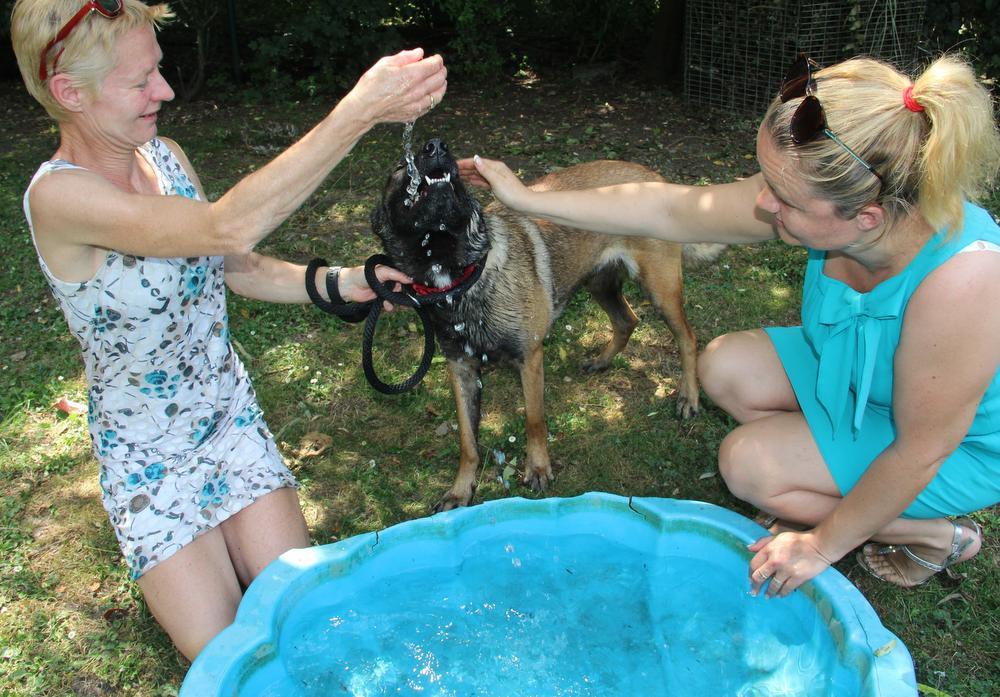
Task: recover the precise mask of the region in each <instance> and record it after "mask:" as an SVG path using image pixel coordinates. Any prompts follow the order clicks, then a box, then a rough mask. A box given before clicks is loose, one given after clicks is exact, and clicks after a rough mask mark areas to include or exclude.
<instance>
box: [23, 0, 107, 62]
mask: <svg viewBox="0 0 1000 697" xmlns="http://www.w3.org/2000/svg"><path fill="white" fill-rule="evenodd" d="M123 9H124V6H123V5H122V0H88V1H87V4H85V5H84V6H83V7H81V8H80V10H79V11H78V12H77V13H76V14H75V15H73V16H72V17H70V20H69V21H68V22H66V24H64V25H63V28H62V29H60V30H59V33H58V34H56V38H54V39H52V41H50V42H49V43H47V44H45V48H43V49H42V57H41V61H40V63H39V66H38V77H40V78H41V79H42V80H45V79H46V78H48V76H49V75H55V74H56V64H57V63H58V62H59V56H61V55H62V49H59V53H57V54H56V57H55V58H54V59H52V72H49V71H48V70H46V68H45V63H46V62H47V60H48V55H49V51H51V50H52V47H53V46H55V45H56V44H58V43H59V42H60V41H63V40H64V39H65V38H66V37H67V36H69V34H70V32H71V31H73V30H74V29H75V28H76V25H77V24H79V23H80V22H82V21H83V20H84V19H86V18H87V17H89V16H90V13H91V12H96V13H97V14H99V15H101V16H102V17H106V18H107V19H114V18H115V17H117V16H118V15H120V14H121V13H122V10H123Z"/></svg>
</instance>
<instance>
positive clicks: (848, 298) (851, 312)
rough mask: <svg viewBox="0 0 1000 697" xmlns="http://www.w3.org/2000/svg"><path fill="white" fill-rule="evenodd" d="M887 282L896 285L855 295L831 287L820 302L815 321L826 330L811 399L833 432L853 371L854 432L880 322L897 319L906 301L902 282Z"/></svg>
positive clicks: (879, 335)
mask: <svg viewBox="0 0 1000 697" xmlns="http://www.w3.org/2000/svg"><path fill="white" fill-rule="evenodd" d="M889 283H890V284H891V285H893V286H895V288H892V289H891V290H890V289H888V288H884V287H882V286H879V287H877V288H875V289H874V290H873V291H872V292H871V293H859V292H858V291H856V290H854V289H853V288H851V287H849V286H846V285H843V284H841V285H840V286H838V287H836V288H830V289H829V292H827V293H825V294H824V295H823V299H822V300H821V302H820V307H819V315H818V320H819V323H820V324H821V325H824V326H826V327H828V329H829V331H830V334H829V337H828V338H827V340H826V342H825V343H824V345H823V353H822V355H820V358H819V377H818V379H817V381H816V397H817V399H818V400H819V403H820V404H822V405H823V409H824V410H825V411H826V414H827V416H828V417H829V418H830V422H831V424H832V426H833V432H834V435H836V433H837V427H838V425H839V423H840V419H841V416H842V415H843V413H844V408H845V406H846V404H847V398H848V395H849V394H850V393H851V376H852V375H853V376H854V377H855V379H856V380H857V383H856V384H857V388H856V395H855V399H854V419H853V422H852V425H853V432H854V434H855V435H857V432H858V430H859V429H860V428H861V422H862V419H863V418H864V415H865V406H867V404H868V394H869V393H870V392H871V387H872V377H873V375H874V373H875V362H876V353H877V351H878V346H879V341H881V339H882V326H883V324H882V322H883V320H889V319H891V320H894V319H896V318H898V317H899V314H900V312H901V311H902V308H903V302H904V300H905V299H906V292H905V291H906V285H905V284H903V283H891V281H890V282H889ZM886 291H888V292H886Z"/></svg>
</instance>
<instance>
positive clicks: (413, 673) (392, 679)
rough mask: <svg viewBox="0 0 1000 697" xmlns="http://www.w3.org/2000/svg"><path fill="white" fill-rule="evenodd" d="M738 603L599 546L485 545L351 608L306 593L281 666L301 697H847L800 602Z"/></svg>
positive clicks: (385, 583) (357, 598) (727, 574)
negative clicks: (619, 696)
mask: <svg viewBox="0 0 1000 697" xmlns="http://www.w3.org/2000/svg"><path fill="white" fill-rule="evenodd" d="M452 563H453V564H454V565H451V564H452ZM428 565H430V570H429V571H428ZM748 590H749V584H748V582H747V579H746V577H745V576H743V575H738V574H736V573H734V572H733V571H730V570H727V569H725V568H723V567H722V566H717V565H715V564H712V563H708V562H705V561H698V560H692V559H690V558H681V557H674V556H653V555H650V554H643V553H640V552H637V551H635V550H631V549H628V548H626V547H623V546H622V545H620V544H618V543H615V542H611V541H607V540H604V539H603V538H601V537H598V536H596V535H579V536H576V537H560V538H546V537H540V538H534V539H531V538H525V537H519V538H517V539H516V540H511V539H510V538H509V537H508V538H502V539H501V538H496V539H486V540H480V541H478V542H477V543H476V544H475V545H473V546H471V547H469V548H468V549H466V550H465V553H464V554H462V555H461V558H458V559H454V560H452V559H450V558H448V557H447V555H442V556H441V558H438V559H432V560H426V559H425V560H422V563H421V564H420V569H419V570H415V571H413V572H412V573H396V575H388V577H385V576H382V577H373V578H372V582H371V584H370V585H368V587H367V588H366V590H365V592H364V593H363V594H351V595H345V596H339V595H338V586H337V584H336V582H334V583H332V584H329V585H328V586H327V587H326V588H325V589H324V590H323V593H322V595H319V594H317V593H311V594H310V595H308V596H307V597H305V598H303V600H302V601H301V602H299V603H298V604H297V605H296V609H295V610H293V612H292V614H291V616H289V617H288V618H286V620H285V622H284V623H283V629H282V632H281V637H280V639H279V641H280V655H281V656H284V657H285V658H283V659H281V660H283V661H284V668H285V671H287V674H288V675H289V677H291V678H292V682H293V683H295V684H296V685H297V686H298V687H299V689H300V690H301V692H302V693H303V694H306V695H330V694H345V695H356V696H358V697H369V696H375V695H422V696H428V697H437V696H442V697H443V696H455V697H458V696H465V695H490V696H494V695H504V696H505V697H520V696H524V697H529V696H530V697H537V696H540V695H544V696H549V695H552V696H563V695H565V696H570V695H594V696H597V695H601V696H606V695H623V696H624V695H629V696H632V695H643V696H651V697H655V696H658V695H696V696H697V697H709V696H711V695H725V696H727V697H731V696H733V695H740V696H746V697H750V696H761V697H763V696H765V695H770V696H778V695H789V696H791V695H795V696H802V695H845V694H854V693H857V692H858V690H859V685H858V684H857V674H856V673H853V672H852V671H850V670H848V669H847V668H846V667H845V666H843V665H841V664H840V663H839V661H838V652H837V650H836V648H835V646H834V644H833V641H832V639H831V637H830V635H829V631H828V629H827V626H826V624H825V623H824V622H822V621H821V619H820V617H819V616H818V614H817V613H816V612H815V611H813V610H811V608H808V607H807V608H805V611H803V607H802V605H808V604H809V601H808V599H806V598H804V597H803V596H802V595H801V594H800V593H796V594H793V595H792V596H791V597H790V598H788V599H781V600H779V599H774V600H765V599H764V598H763V596H761V597H759V598H753V597H750V595H749V593H748ZM796 604H799V605H796ZM796 608H797V609H796ZM793 610H794V611H793Z"/></svg>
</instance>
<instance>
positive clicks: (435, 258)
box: [371, 138, 488, 287]
mask: <svg viewBox="0 0 1000 697" xmlns="http://www.w3.org/2000/svg"><path fill="white" fill-rule="evenodd" d="M413 159H414V166H415V168H416V175H417V182H416V191H415V192H414V189H413V183H412V181H411V176H410V172H409V171H408V168H407V165H406V160H405V159H404V160H401V161H400V163H399V165H398V166H397V167H396V169H395V171H393V173H392V174H391V175H389V178H388V180H387V181H386V184H385V188H384V189H383V191H382V201H381V203H380V204H379V205H378V206H376V208H375V210H374V211H372V217H371V221H372V230H373V231H374V232H375V234H376V235H378V237H379V238H380V239H381V240H382V244H383V247H384V248H385V252H386V254H388V255H389V257H390V258H391V259H392V260H393V263H394V264H395V265H396V266H397V268H399V269H401V270H402V271H405V272H406V273H408V274H409V275H410V276H412V277H413V278H414V280H416V281H417V282H418V283H422V284H424V285H429V286H438V287H441V286H444V285H447V284H448V282H449V279H452V278H455V277H456V276H457V275H458V274H459V273H461V271H462V270H463V269H464V268H465V267H466V266H468V265H469V264H471V263H472V262H473V261H477V260H479V259H480V258H481V257H482V256H483V255H484V254H485V253H486V250H487V249H488V245H487V243H486V236H485V227H484V225H483V219H482V209H481V207H480V205H479V202H478V201H477V200H476V199H475V198H474V197H473V196H471V195H470V194H469V192H468V191H467V190H466V188H465V185H464V184H463V183H462V181H461V179H460V178H459V175H458V165H457V164H456V162H455V158H454V157H453V156H452V154H451V153H450V152H449V151H448V147H447V146H446V145H445V144H444V142H442V141H441V139H439V138H432V139H430V140H429V141H427V143H426V144H425V145H424V147H422V148H421V149H420V151H419V152H418V153H416V155H415V156H414V158H413Z"/></svg>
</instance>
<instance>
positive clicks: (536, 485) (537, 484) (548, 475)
mask: <svg viewBox="0 0 1000 697" xmlns="http://www.w3.org/2000/svg"><path fill="white" fill-rule="evenodd" d="M554 479H555V476H553V474H552V468H551V467H544V468H538V469H535V468H532V467H529V468H528V469H527V470H525V472H524V477H522V479H521V483H522V484H527V485H528V486H530V487H531V490H532V491H537V492H540V493H545V490H546V489H548V488H549V482H551V481H553V480H554Z"/></svg>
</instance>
